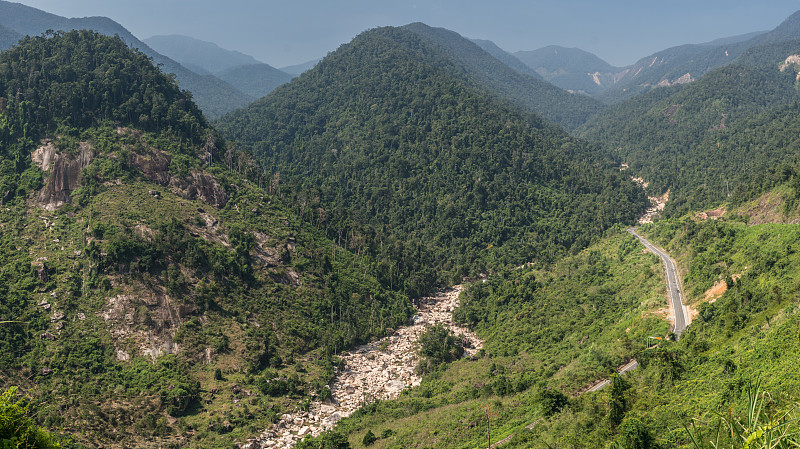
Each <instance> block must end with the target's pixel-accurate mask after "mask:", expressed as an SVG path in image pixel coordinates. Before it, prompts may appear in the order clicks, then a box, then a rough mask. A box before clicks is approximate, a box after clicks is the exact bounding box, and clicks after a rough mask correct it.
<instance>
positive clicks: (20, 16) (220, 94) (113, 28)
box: [0, 0, 255, 117]
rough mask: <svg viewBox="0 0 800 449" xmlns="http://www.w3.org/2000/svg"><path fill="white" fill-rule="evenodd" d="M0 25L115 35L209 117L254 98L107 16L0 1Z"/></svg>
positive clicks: (22, 30)
mask: <svg viewBox="0 0 800 449" xmlns="http://www.w3.org/2000/svg"><path fill="white" fill-rule="evenodd" d="M0 26H3V27H5V28H7V29H9V30H13V31H15V32H17V33H19V34H20V35H29V36H37V35H40V34H42V33H44V32H45V31H47V30H63V31H68V30H81V29H92V30H95V31H97V32H99V33H102V34H105V35H108V36H114V35H119V36H120V37H121V38H122V40H124V41H125V42H126V43H127V44H128V45H131V46H133V47H134V48H137V49H139V50H141V51H142V52H143V53H145V54H146V55H147V56H150V57H151V58H153V62H154V63H155V64H161V65H162V70H163V71H164V72H165V73H174V74H175V75H176V76H177V80H178V83H179V85H180V86H181V88H183V89H186V90H189V91H190V92H192V96H193V98H194V101H196V102H197V104H198V105H199V106H200V108H201V109H202V110H203V112H204V113H205V114H206V115H208V116H209V117H217V116H219V115H222V114H224V113H225V112H228V111H231V110H233V109H236V108H239V107H242V106H244V105H246V104H247V103H249V102H251V101H252V100H254V99H255V98H253V97H250V96H248V95H245V94H244V93H242V92H240V91H239V90H237V89H236V88H234V87H233V86H231V85H229V84H228V83H226V82H224V81H222V80H220V79H218V78H216V77H214V76H212V75H198V74H196V73H194V72H192V71H191V70H189V69H187V68H185V67H183V66H182V65H180V64H179V63H177V62H175V61H174V60H172V59H170V58H168V57H166V56H164V55H161V54H160V53H158V52H156V51H154V50H153V49H152V48H150V47H149V46H147V45H146V44H145V43H144V42H142V41H140V40H139V39H137V38H136V37H135V36H134V35H133V34H131V33H130V32H129V31H128V30H127V29H125V27H123V26H122V25H120V24H118V23H117V22H114V21H113V20H111V19H109V18H107V17H84V18H71V19H68V18H66V17H61V16H57V15H55V14H50V13H47V12H44V11H41V10H38V9H36V8H31V7H29V6H25V5H22V4H20V3H11V2H7V1H3V0H0ZM0 43H2V41H0ZM5 48H8V46H5V47H0V50H2V49H5Z"/></svg>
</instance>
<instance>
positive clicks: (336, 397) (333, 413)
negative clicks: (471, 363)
mask: <svg viewBox="0 0 800 449" xmlns="http://www.w3.org/2000/svg"><path fill="white" fill-rule="evenodd" d="M462 289H463V287H462V286H461V285H457V286H455V287H452V288H449V289H446V290H442V291H440V292H439V293H437V294H436V295H434V296H430V297H426V298H422V299H420V301H419V307H418V309H417V315H415V316H414V318H413V320H412V322H411V323H410V324H409V325H408V326H405V327H403V328H400V329H398V330H397V331H396V332H395V333H394V334H392V335H391V336H388V337H385V338H383V339H381V340H379V341H376V342H373V343H369V344H366V345H362V346H359V347H357V348H355V349H353V350H352V351H350V352H347V353H344V354H342V356H341V357H342V359H343V361H344V363H343V368H342V369H340V370H338V371H337V372H336V374H335V376H334V379H333V382H332V383H331V385H330V388H331V393H332V396H333V400H328V401H324V402H320V401H316V402H314V403H312V405H311V407H310V409H309V411H308V412H306V411H301V410H298V411H295V412H293V413H287V414H284V415H282V416H281V419H280V420H279V421H278V422H277V423H275V424H274V425H273V426H272V427H271V428H269V429H267V430H265V431H264V432H263V433H261V435H259V436H258V437H256V438H251V439H250V440H248V441H247V443H246V444H244V445H243V446H242V448H243V449H257V448H276V449H277V448H281V449H282V448H291V447H293V446H294V445H295V444H296V443H297V442H298V441H300V440H302V439H303V438H304V437H306V436H309V435H311V436H317V435H319V434H321V433H322V432H324V431H325V430H328V429H331V428H333V426H335V425H336V423H337V422H338V421H339V420H340V419H342V418H344V417H347V416H349V415H350V414H352V413H353V412H354V411H356V410H357V409H358V408H359V407H360V406H361V404H362V403H364V401H369V400H373V399H381V400H384V399H394V398H396V397H398V396H399V395H400V393H401V392H402V391H403V390H404V389H406V388H410V387H414V386H417V385H419V384H420V381H421V378H420V376H419V375H417V374H416V373H415V371H414V370H415V368H416V366H417V363H419V356H418V355H417V351H416V349H417V348H416V342H417V340H418V339H419V336H420V335H421V334H422V333H423V332H424V331H425V329H426V328H428V327H429V326H433V325H435V324H439V323H443V324H445V325H447V326H448V327H449V328H450V329H451V330H452V331H453V333H454V334H456V335H460V336H461V337H462V339H463V340H464V341H465V342H467V343H466V347H465V353H464V357H471V356H474V355H475V353H477V352H478V350H479V349H480V348H481V347H482V346H483V342H482V341H481V340H479V339H478V337H477V336H475V334H473V333H472V332H470V331H469V330H467V329H465V328H462V327H458V326H456V325H455V323H453V313H452V312H453V310H455V308H456V307H457V306H458V295H459V294H460V293H461V290H462Z"/></svg>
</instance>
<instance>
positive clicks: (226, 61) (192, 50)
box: [144, 35, 293, 99]
mask: <svg viewBox="0 0 800 449" xmlns="http://www.w3.org/2000/svg"><path fill="white" fill-rule="evenodd" d="M144 42H145V43H147V44H148V45H150V46H151V47H152V48H154V49H155V50H156V51H158V52H159V53H161V54H164V55H167V56H169V57H170V58H172V59H174V60H176V61H178V62H179V63H181V64H182V65H183V66H185V67H188V68H189V69H191V70H193V71H194V72H196V73H199V74H201V75H214V76H215V77H217V78H219V79H221V80H223V81H225V82H227V83H228V84H230V85H232V86H233V87H235V88H237V89H238V90H240V91H241V92H242V93H244V94H245V95H248V96H249V97H252V98H254V99H256V98H261V97H263V96H264V95H267V94H268V93H270V92H272V90H273V89H275V88H276V87H278V86H280V85H281V84H284V83H288V82H289V81H291V80H292V78H293V76H292V75H291V74H289V73H286V72H283V71H281V70H279V69H276V68H275V67H272V66H271V65H269V64H265V63H263V62H261V61H258V60H256V58H254V57H252V56H250V55H246V54H244V53H241V52H238V51H235V50H226V49H224V48H221V47H220V46H219V45H217V44H215V43H212V42H206V41H202V40H200V39H195V38H193V37H189V36H181V35H169V36H153V37H149V38H147V39H145V40H144Z"/></svg>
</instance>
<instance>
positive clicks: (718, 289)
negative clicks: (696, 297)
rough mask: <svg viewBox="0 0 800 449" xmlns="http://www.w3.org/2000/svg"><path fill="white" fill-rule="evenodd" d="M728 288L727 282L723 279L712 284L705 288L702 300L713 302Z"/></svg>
mask: <svg viewBox="0 0 800 449" xmlns="http://www.w3.org/2000/svg"><path fill="white" fill-rule="evenodd" d="M727 290H728V284H727V283H726V282H725V281H719V282H717V283H716V284H714V285H713V286H712V287H711V288H709V289H708V290H706V294H705V296H704V297H703V301H704V302H708V303H714V302H716V301H717V299H719V297H720V296H722V294H723V293H725V292H726V291H727Z"/></svg>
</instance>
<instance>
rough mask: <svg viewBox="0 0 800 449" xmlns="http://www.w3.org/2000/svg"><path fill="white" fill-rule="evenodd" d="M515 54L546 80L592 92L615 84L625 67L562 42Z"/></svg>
mask: <svg viewBox="0 0 800 449" xmlns="http://www.w3.org/2000/svg"><path fill="white" fill-rule="evenodd" d="M514 56H516V57H517V58H518V59H519V60H520V61H522V62H523V63H525V64H526V65H527V66H528V67H530V68H531V69H533V70H535V71H536V73H538V74H539V75H540V76H541V77H542V78H543V79H544V80H546V81H548V82H550V83H553V84H554V85H556V86H558V87H560V88H562V89H565V90H569V91H571V92H584V93H587V94H591V95H594V94H597V93H600V92H602V91H604V90H606V89H609V88H610V87H613V86H614V83H615V82H616V77H617V76H619V74H620V72H622V71H623V70H624V69H622V68H618V67H613V66H612V65H611V64H609V63H607V62H606V61H603V60H602V59H600V58H599V57H597V56H596V55H594V54H592V53H589V52H587V51H584V50H581V49H579V48H565V47H560V46H558V45H550V46H547V47H544V48H540V49H538V50H533V51H518V52H516V53H514Z"/></svg>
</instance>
